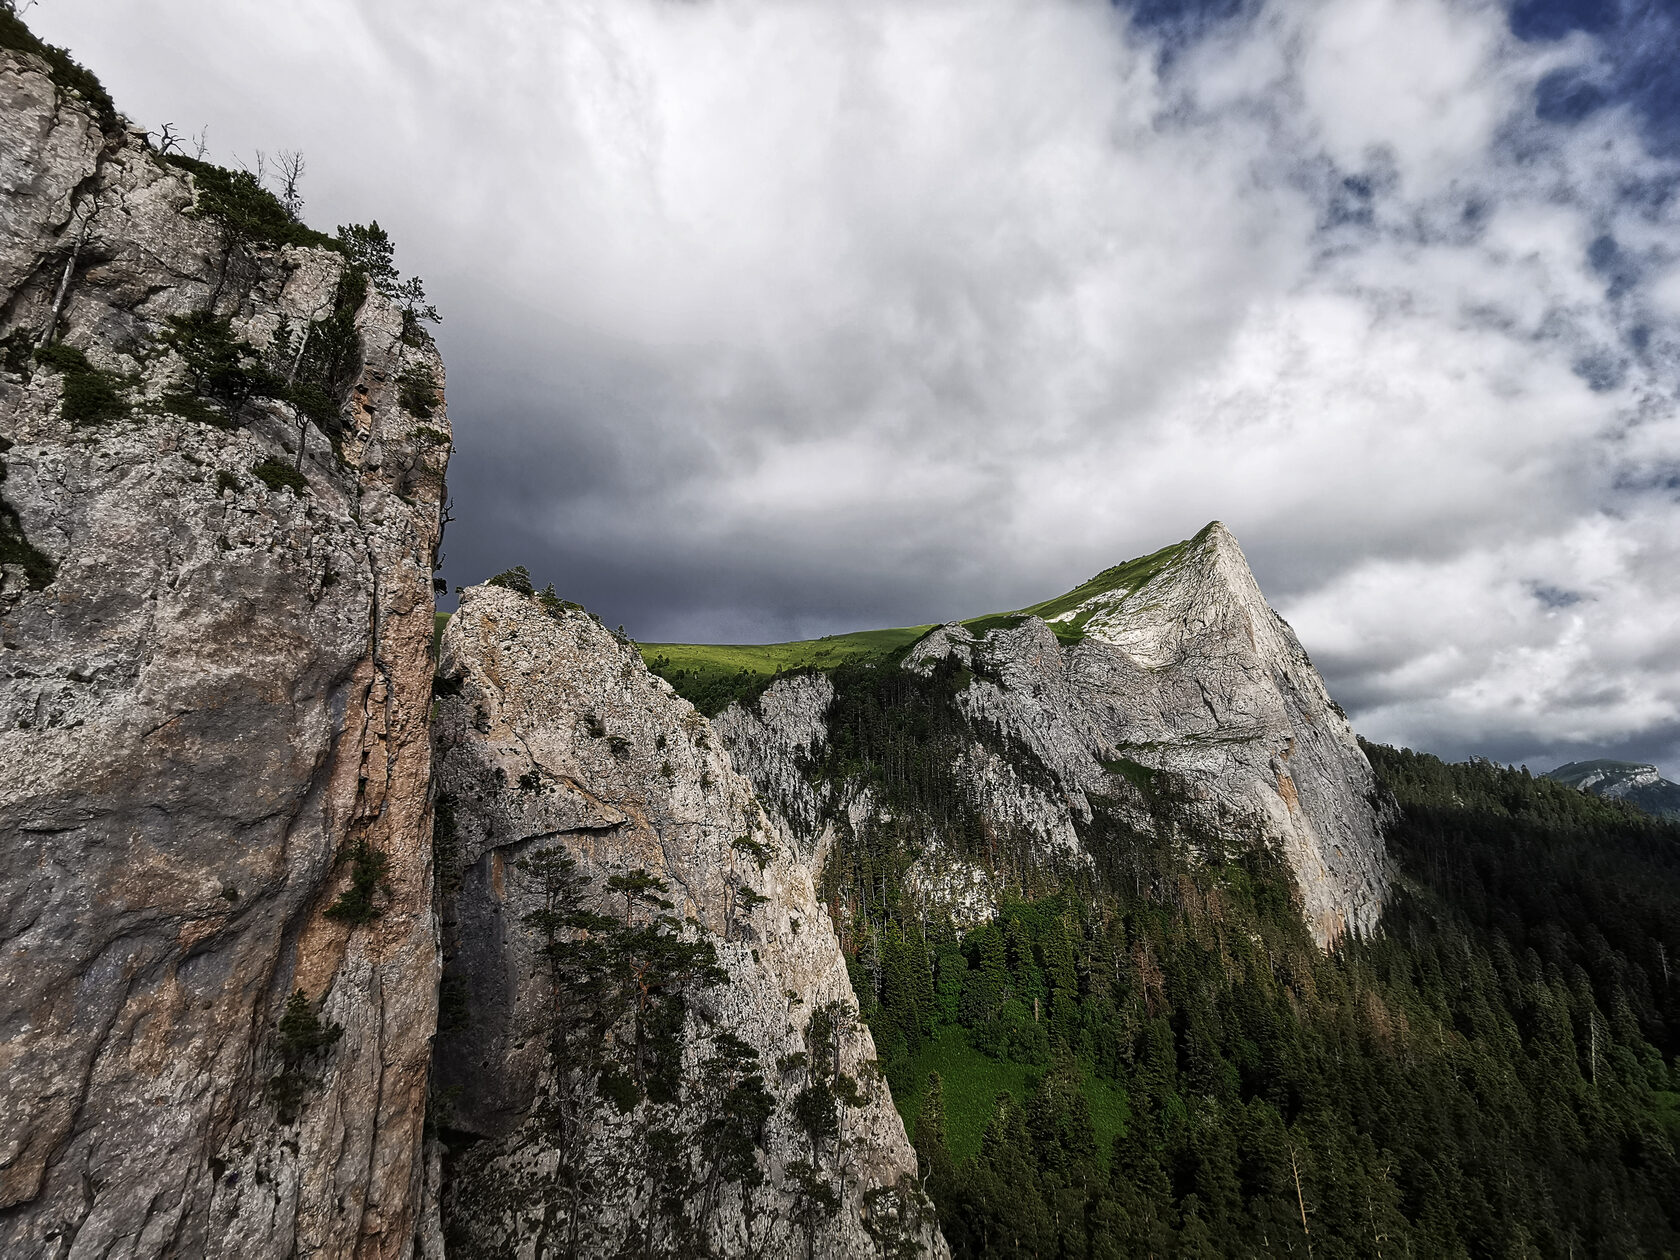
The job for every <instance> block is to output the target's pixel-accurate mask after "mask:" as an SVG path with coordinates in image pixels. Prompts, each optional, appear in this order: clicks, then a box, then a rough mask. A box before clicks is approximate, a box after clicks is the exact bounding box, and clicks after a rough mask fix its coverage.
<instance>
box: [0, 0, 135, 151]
mask: <svg viewBox="0 0 1680 1260" xmlns="http://www.w3.org/2000/svg"><path fill="white" fill-rule="evenodd" d="M0 48H5V49H9V50H10V51H12V52H20V53H31V54H33V55H34V56H37V57H39V58H41V59H42V60H43V61H45V62H46V63H47V72H48V74H50V75H51V76H52V81H53V82H54V83H56V84H57V85H58V86H59V87H61V88H63V89H64V90H65V91H67V92H73V93H75V94H76V95H77V96H79V97H81V98H82V99H83V100H84V101H86V102H87V103H88V105H89V106H90V107H91V108H92V110H93V116H94V117H95V118H96V119H98V121H99V127H100V130H102V131H104V132H105V133H106V134H107V135H114V134H115V133H116V132H117V131H118V130H119V129H120V123H119V121H118V119H117V107H116V105H115V104H114V103H113V102H112V100H111V94H110V93H109V92H107V91H106V90H105V86H104V84H102V83H100V81H99V79H98V78H97V77H96V76H95V75H94V74H93V72H92V71H90V70H88V69H86V68H85V67H83V66H82V65H80V64H79V63H78V62H77V61H76V60H75V58H73V57H72V56H71V55H70V53H69V52H68V51H67V50H66V49H63V48H59V47H57V46H56V45H53V44H48V43H45V42H44V41H42V40H40V39H38V38H37V37H36V35H35V33H34V32H33V31H31V30H30V29H29V28H28V27H27V26H25V25H24V24H23V19H21V18H20V17H18V16H17V14H15V13H11V12H8V11H6V10H4V9H0Z"/></svg>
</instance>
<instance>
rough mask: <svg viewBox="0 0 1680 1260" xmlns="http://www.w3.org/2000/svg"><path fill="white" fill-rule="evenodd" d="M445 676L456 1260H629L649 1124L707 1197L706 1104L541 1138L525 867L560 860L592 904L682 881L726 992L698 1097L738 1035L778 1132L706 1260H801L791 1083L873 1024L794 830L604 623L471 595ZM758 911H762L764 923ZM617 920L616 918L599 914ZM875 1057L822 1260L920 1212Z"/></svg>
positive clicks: (694, 1047) (705, 1035) (848, 1113)
mask: <svg viewBox="0 0 1680 1260" xmlns="http://www.w3.org/2000/svg"><path fill="white" fill-rule="evenodd" d="M440 674H441V676H442V677H443V679H444V680H445V682H444V683H443V684H442V687H441V690H443V691H445V692H447V693H451V694H447V695H446V696H445V697H444V698H443V699H442V700H441V701H440V706H439V713H438V718H437V725H436V748H437V752H436V756H437V766H438V781H439V789H440V792H442V793H443V794H444V795H443V796H442V797H440V799H443V800H446V801H447V802H448V803H449V807H450V810H451V812H452V815H453V820H454V827H453V834H452V836H451V837H450V838H449V839H448V841H447V842H444V841H440V880H441V886H442V887H443V889H444V907H445V908H444V917H445V936H444V942H445V957H446V965H445V992H446V993H448V994H452V995H454V997H452V998H451V1002H452V1004H455V1009H454V1011H453V1013H452V1014H451V1013H449V1012H446V1018H445V1020H444V1023H443V1027H442V1029H441V1031H440V1035H439V1043H438V1056H437V1087H438V1089H439V1090H440V1092H441V1093H442V1095H444V1096H446V1097H448V1098H449V1108H448V1120H447V1124H448V1129H447V1131H446V1141H447V1143H448V1144H449V1146H450V1149H451V1155H450V1158H449V1161H448V1165H447V1167H448V1175H447V1178H446V1185H447V1189H446V1194H445V1200H444V1205H443V1226H444V1233H445V1235H446V1237H447V1238H448V1240H449V1242H450V1245H451V1248H452V1249H454V1248H457V1247H459V1248H463V1249H464V1251H463V1253H464V1254H474V1255H507V1256H531V1255H537V1254H555V1248H557V1247H562V1248H563V1245H564V1244H565V1240H566V1239H567V1238H568V1237H569V1236H570V1235H571V1234H572V1231H573V1229H574V1226H575V1228H576V1231H577V1236H578V1237H577V1243H576V1245H577V1247H578V1248H579V1252H580V1254H584V1255H610V1254H617V1253H618V1249H619V1248H620V1247H621V1246H622V1245H623V1243H624V1240H625V1239H626V1238H627V1237H632V1236H634V1235H635V1232H636V1231H639V1230H641V1229H643V1228H646V1222H647V1220H648V1217H649V1209H648V1202H647V1188H646V1187H647V1182H646V1179H645V1178H644V1177H643V1176H642V1175H641V1173H640V1172H639V1169H640V1167H641V1165H640V1162H639V1161H641V1160H642V1159H643V1158H644V1156H645V1152H643V1150H642V1143H643V1140H644V1138H645V1137H646V1134H647V1133H648V1132H649V1130H650V1127H651V1126H653V1125H655V1124H670V1125H673V1126H675V1129H676V1131H677V1132H679V1133H680V1134H683V1135H684V1138H683V1144H682V1149H683V1150H684V1151H685V1152H687V1154H686V1155H685V1158H688V1159H691V1160H693V1161H695V1167H696V1169H697V1170H698V1171H699V1172H700V1174H701V1175H702V1177H703V1175H704V1170H705V1162H704V1161H705V1158H706V1155H707V1152H706V1151H705V1149H704V1145H703V1143H702V1142H701V1141H700V1140H699V1139H698V1137H697V1135H695V1134H694V1133H693V1131H692V1130H693V1129H694V1127H695V1126H696V1124H697V1123H698V1118H699V1114H700V1111H701V1109H700V1107H699V1106H697V1104H696V1103H695V1101H694V1098H693V1097H692V1096H691V1095H690V1094H689V1093H688V1092H685V1094H684V1097H683V1100H682V1102H681V1104H680V1105H679V1106H678V1107H676V1108H675V1109H674V1111H673V1110H672V1109H670V1108H665V1109H660V1108H658V1107H656V1106H655V1105H654V1104H653V1103H651V1102H643V1103H642V1104H640V1105H639V1106H637V1107H636V1108H635V1109H634V1110H633V1111H632V1112H630V1113H629V1114H627V1115H621V1114H620V1113H619V1112H618V1110H617V1108H616V1107H615V1106H614V1105H613V1104H611V1103H609V1102H607V1101H606V1099H605V1098H602V1097H599V1096H596V1095H593V1093H592V1094H591V1097H590V1098H589V1100H588V1101H587V1103H586V1105H585V1109H584V1112H583V1120H582V1122H581V1126H580V1128H579V1129H576V1130H574V1131H573V1132H572V1134H571V1135H570V1137H569V1138H567V1139H562V1138H561V1137H559V1136H558V1135H557V1133H556V1131H555V1128H554V1127H553V1125H552V1124H551V1122H550V1121H549V1120H548V1119H546V1118H545V1104H546V1103H547V1101H548V1100H549V1099H551V1098H552V1096H553V1094H554V1091H555V1089H556V1082H555V1079H554V1073H553V1069H552V1067H551V1061H550V1058H549V1052H548V1048H547V1044H548V1033H547V1029H548V1027H549V1021H550V1020H551V1019H552V1018H553V1015H552V1014H551V1013H550V1012H551V1010H552V1005H551V1002H550V1000H549V997H548V989H547V980H546V977H545V975H544V974H543V971H542V968H541V966H540V965H539V964H540V958H539V956H538V953H537V950H538V947H539V944H540V937H539V936H538V935H537V933H536V932H535V931H534V930H533V929H532V928H531V926H530V925H528V924H527V922H526V916H528V915H529V914H531V913H532V912H533V911H534V910H537V909H539V908H540V907H541V905H542V901H541V896H540V890H539V888H538V887H537V885H536V883H535V882H534V880H533V879H532V877H531V874H530V873H529V871H528V870H527V869H525V868H523V867H522V866H521V865H520V863H521V861H522V860H523V859H526V858H528V857H529V856H530V855H531V854H532V852H533V851H534V850H537V849H539V848H543V847H548V846H553V845H556V844H558V845H563V846H565V848H566V849H567V850H568V851H569V852H570V853H572V854H573V855H574V856H575V858H576V859H577V861H578V863H579V865H580V868H581V869H582V871H583V872H584V873H585V874H586V875H588V876H590V877H591V879H592V880H593V887H594V888H596V889H597V890H599V889H600V888H601V887H602V886H603V885H604V883H605V879H606V878H607V877H608V876H610V875H612V874H614V873H624V872H628V871H632V870H646V871H648V872H650V873H652V874H653V875H655V876H657V877H658V878H660V879H662V880H664V881H665V882H666V884H667V885H668V892H667V893H666V894H665V895H666V896H667V898H668V899H669V900H671V901H672V902H674V903H675V909H674V911H673V913H674V914H675V915H676V916H677V917H678V918H679V919H680V920H685V921H687V922H688V923H689V927H688V928H687V929H686V931H687V933H688V934H689V935H690V936H691V938H698V937H700V936H703V937H704V938H705V939H707V940H709V941H710V942H711V943H712V945H713V947H714V948H715V950H716V953H717V959H718V962H719V964H720V965H721V966H722V968H723V970H724V972H725V973H726V974H727V980H726V981H725V982H724V983H722V984H718V985H715V986H713V987H710V988H704V989H700V990H698V991H696V992H695V993H694V994H693V997H692V1002H691V1006H690V1015H689V1017H688V1021H687V1025H686V1033H687V1042H688V1048H687V1050H686V1051H685V1060H684V1061H685V1076H686V1077H687V1078H688V1081H689V1084H688V1085H686V1086H685V1091H687V1090H691V1089H692V1086H693V1080H694V1078H695V1077H696V1075H697V1071H698V1064H699V1062H700V1060H701V1059H702V1058H703V1057H704V1055H705V1054H706V1053H707V1047H708V1046H709V1045H711V1044H713V1039H714V1038H716V1037H717V1036H718V1035H719V1034H720V1033H729V1034H732V1035H734V1036H737V1037H739V1038H741V1039H742V1040H744V1041H745V1042H747V1043H748V1044H749V1045H751V1046H752V1047H753V1048H754V1049H755V1050H756V1051H757V1052H758V1054H759V1062H760V1065H761V1067H762V1068H763V1070H764V1074H765V1076H766V1078H767V1084H768V1087H769V1088H770V1090H771V1092H772V1093H773V1094H774V1095H775V1097H776V1109H775V1112H774V1114H773V1116H772V1117H771V1119H770V1121H769V1123H768V1125H767V1126H766V1129H765V1133H764V1142H763V1151H762V1153H761V1155H760V1157H759V1158H760V1160H761V1163H762V1167H763V1169H764V1171H765V1173H766V1178H767V1180H766V1184H765V1185H764V1187H763V1188H762V1189H760V1190H758V1191H756V1192H755V1193H754V1194H753V1195H752V1196H751V1197H750V1201H749V1200H748V1199H746V1198H743V1196H742V1194H741V1193H740V1191H739V1189H738V1188H736V1187H730V1188H727V1189H726V1190H725V1191H724V1193H723V1194H722V1195H721V1198H720V1200H719V1203H718V1206H717V1209H716V1210H715V1212H714V1213H713V1214H712V1215H711V1217H710V1218H709V1219H708V1220H707V1221H706V1222H705V1224H704V1228H703V1232H704V1234H705V1237H706V1238H707V1240H708V1242H709V1243H710V1245H711V1247H712V1248H714V1249H715V1250H714V1251H713V1252H712V1254H720V1255H747V1254H755V1255H766V1256H783V1255H800V1256H803V1255H804V1254H805V1245H806V1240H805V1237H804V1235H803V1233H802V1232H801V1230H800V1229H799V1228H798V1227H797V1226H796V1225H795V1224H794V1222H793V1220H792V1219H791V1216H792V1210H793V1202H794V1200H793V1195H792V1191H791V1188H790V1178H791V1173H790V1165H792V1164H793V1163H795V1162H796V1161H799V1160H805V1159H809V1158H810V1157H811V1151H810V1148H809V1145H808V1143H807V1141H806V1139H805V1137H804V1136H803V1135H802V1134H800V1133H799V1132H798V1131H797V1128H796V1126H795V1123H794V1120H793V1116H792V1113H791V1101H792V1097H793V1095H794V1094H795V1093H796V1092H797V1091H798V1090H799V1089H800V1088H801V1084H802V1082H803V1080H804V1073H803V1072H802V1071H801V1070H800V1069H799V1068H798V1067H796V1066H791V1065H790V1066H789V1067H788V1068H787V1069H786V1070H781V1069H779V1068H778V1064H780V1063H782V1062H783V1061H784V1060H787V1059H788V1057H789V1056H794V1055H799V1054H802V1053H803V1052H804V1051H805V1050H806V1045H805V1040H804V1032H805V1030H806V1028H807V1025H808V1024H809V1022H810V1020H811V1018H812V1015H813V1012H815V1011H817V1010H818V1009H819V1008H822V1007H824V1006H827V1005H829V1004H831V1003H839V1004H841V1005H842V1006H844V1007H846V1008H852V1009H855V1005H856V1002H855V997H854V995H853V993H852V989H851V985H850V982H849V980H848V978H847V972H846V966H845V962H844V960H843V958H842V957H841V954H840V949H839V945H838V942H837V941H836V939H835V936H834V933H833V930H832V928H831V926H830V923H829V919H828V914H827V912H826V909H825V908H824V907H823V906H822V905H821V903H819V902H818V901H817V899H816V897H815V896H814V894H813V892H812V885H811V877H810V873H809V870H808V869H807V868H806V866H805V865H804V864H803V863H802V862H801V861H800V860H799V858H798V855H797V854H796V853H795V852H794V850H793V847H792V845H791V842H790V838H789V836H788V834H787V832H786V830H785V828H784V827H783V826H782V824H780V823H779V822H778V821H776V820H775V819H773V818H772V817H770V816H767V815H766V813H765V811H764V810H763V809H762V808H761V806H760V804H759V801H758V798H757V797H756V795H755V793H754V791H753V787H752V784H751V783H750V782H749V781H748V780H747V779H746V778H744V777H743V776H742V775H740V774H739V773H737V772H736V769H735V767H734V766H733V765H732V763H731V760H730V756H729V753H728V752H727V751H726V750H725V749H724V747H723V744H722V741H721V740H720V739H719V738H718V737H717V733H716V732H715V731H714V730H713V728H712V726H711V724H710V723H708V722H707V721H706V720H705V719H704V718H703V717H701V716H700V715H699V714H698V713H696V712H695V710H694V709H693V707H692V706H691V705H689V704H688V703H687V702H686V701H684V700H681V699H679V698H678V697H677V696H676V695H675V694H674V693H673V692H672V690H671V688H670V686H669V685H668V684H667V683H666V682H664V680H662V679H659V678H656V677H654V676H653V675H652V674H650V673H649V672H648V671H647V669H646V667H645V666H644V665H643V663H642V660H641V657H640V656H639V654H638V653H637V651H636V649H635V648H634V646H633V645H630V644H628V643H624V642H621V641H619V640H618V639H616V638H615V637H614V636H613V635H612V634H610V633H608V632H607V631H606V630H605V629H603V628H602V627H601V626H600V624H599V623H597V622H596V621H595V620H594V619H593V618H591V617H590V616H588V615H587V614H586V613H583V612H580V611H576V610H575V609H565V608H558V607H557V608H556V609H555V611H554V612H552V613H550V612H547V611H545V610H544V609H543V607H542V606H541V605H540V604H539V603H538V602H537V601H536V600H533V599H531V598H529V597H526V596H522V595H519V594H517V593H515V592H513V591H509V590H504V589H501V588H497V587H480V588H475V589H472V590H468V591H466V592H465V593H464V594H463V596H462V601H461V607H460V611H459V612H457V613H456V614H455V616H454V617H453V618H451V620H450V622H449V626H448V628H447V630H446V631H445V633H444V637H443V644H442V652H441V661H440ZM457 686H458V690H457ZM790 724H793V715H791V714H790ZM790 729H791V725H790ZM741 838H745V840H746V841H750V844H748V843H741V844H738V843H736V842H737V840H738V839H741ZM445 848H447V850H448V857H447V858H445V857H443V856H441V854H442V853H443V852H444V850H445ZM761 857H762V865H761V863H760V858H761ZM748 892H750V893H751V894H752V895H753V897H760V898H763V899H764V900H763V901H762V902H758V903H756V904H754V902H753V900H752V897H748V896H747V895H746V894H747V893H748ZM599 906H600V909H602V910H609V909H611V908H612V903H611V902H610V900H609V899H607V898H604V897H603V898H601V900H600V903H599ZM562 1018H564V1015H562ZM623 1035H624V1034H623V1030H622V1028H621V1029H619V1030H618V1032H617V1033H616V1034H615V1036H623ZM874 1057H875V1050H874V1046H873V1043H872V1041H871V1039H870V1036H869V1032H868V1030H867V1029H866V1028H864V1027H862V1026H861V1025H860V1026H856V1027H853V1028H850V1029H848V1030H847V1031H846V1033H845V1034H844V1036H843V1037H842V1044H841V1049H840V1060H841V1064H842V1067H843V1069H844V1071H846V1072H847V1073H848V1074H849V1075H851V1076H852V1077H854V1078H855V1079H857V1080H858V1081H859V1082H861V1084H862V1087H863V1093H864V1097H863V1098H862V1099H861V1100H860V1101H859V1103H858V1105H855V1106H847V1107H844V1108H843V1109H842V1120H841V1133H840V1136H839V1140H838V1141H827V1142H824V1143H823V1144H822V1145H821V1147H820V1148H819V1150H818V1152H817V1159H816V1163H817V1164H818V1166H819V1169H820V1171H821V1173H822V1175H823V1176H824V1177H825V1178H827V1179H828V1180H829V1181H830V1183H831V1184H832V1185H834V1186H835V1187H836V1188H837V1190H838V1192H839V1207H838V1211H837V1213H836V1214H835V1215H834V1216H832V1217H830V1218H827V1219H825V1220H824V1221H823V1222H822V1223H821V1224H820V1226H819V1227H818V1229H817V1233H816V1238H815V1252H816V1254H817V1255H821V1256H833V1257H842V1256H860V1255H873V1254H876V1240H875V1238H874V1237H872V1233H871V1231H876V1232H879V1231H881V1230H882V1229H883V1228H886V1227H888V1226H891V1225H894V1223H895V1221H901V1220H902V1217H903V1214H904V1213H906V1212H907V1211H908V1213H909V1214H910V1215H911V1216H914V1215H915V1213H916V1212H917V1211H919V1210H922V1208H923V1204H922V1201H921V1196H920V1195H919V1193H918V1192H917V1191H916V1189H915V1187H914V1183H913V1175H914V1173H915V1169H916V1160H915V1156H914V1154H913V1152H912V1151H911V1149H910V1145H909V1143H908V1141H907V1140H906V1138H905V1133H904V1128H903V1125H902V1123H901V1122H900V1120H899V1117H898V1114H897V1112H896V1111H894V1109H893V1106H892V1103H891V1100H890V1099H889V1098H888V1096H887V1093H886V1089H885V1086H884V1084H882V1083H881V1082H880V1081H879V1080H878V1079H876V1078H874V1076H873V1075H872V1073H871V1071H870V1069H869V1066H868V1065H869V1064H870V1063H871V1061H872V1060H873V1059H874ZM562 1141H568V1142H570V1143H571V1144H573V1145H574V1146H575V1147H576V1149H577V1150H579V1151H582V1152H584V1154H583V1157H582V1159H581V1165H582V1169H583V1175H584V1176H585V1177H586V1179H587V1181H588V1184H589V1186H590V1187H591V1188H590V1190H589V1191H588V1193H587V1194H584V1195H581V1196H580V1197H578V1198H577V1199H574V1198H572V1197H571V1195H570V1194H569V1192H568V1190H567V1187H566V1185H564V1184H563V1183H562V1180H561V1178H560V1175H559V1173H558V1172H557V1165H558V1161H559V1157H560V1156H561V1154H563V1152H562V1151H561V1150H560V1149H559V1146H560V1143H561V1142H562ZM580 1204H581V1209H582V1210H579V1207H578V1205H580ZM895 1213H896V1214H898V1215H896V1216H895ZM908 1230H909V1232H910V1233H911V1235H912V1236H914V1237H918V1238H919V1239H920V1240H921V1241H922V1243H923V1244H924V1245H925V1246H926V1247H927V1248H928V1250H927V1251H926V1252H924V1254H931V1255H943V1254H945V1248H944V1244H943V1241H942V1240H941V1239H940V1238H939V1236H938V1234H937V1232H936V1231H935V1229H934V1227H933V1226H932V1224H931V1217H930V1218H929V1222H928V1223H925V1224H924V1223H919V1222H916V1221H914V1220H911V1221H909V1222H908ZM657 1236H658V1237H663V1235H662V1234H661V1235H657Z"/></svg>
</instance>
